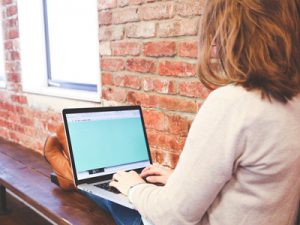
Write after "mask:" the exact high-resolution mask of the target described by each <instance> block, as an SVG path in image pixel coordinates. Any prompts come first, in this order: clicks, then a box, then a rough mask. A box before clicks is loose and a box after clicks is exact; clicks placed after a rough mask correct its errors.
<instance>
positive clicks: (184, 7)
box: [176, 0, 205, 17]
mask: <svg viewBox="0 0 300 225" xmlns="http://www.w3.org/2000/svg"><path fill="white" fill-rule="evenodd" d="M204 5H205V0H181V1H180V3H177V5H176V12H177V14H178V15H179V16H183V17H189V16H199V15H201V14H202V13H203V8H204Z"/></svg>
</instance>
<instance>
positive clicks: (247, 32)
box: [199, 0, 300, 103]
mask: <svg viewBox="0 0 300 225" xmlns="http://www.w3.org/2000/svg"><path fill="white" fill-rule="evenodd" d="M299 29H300V19H299V0H207V1H206V6H205V10H204V15H203V16H202V26H201V32H200V51H199V77H200V80H201V81H202V82H203V84H204V85H206V86H207V87H209V88H211V87H215V86H223V85H227V84H236V85H241V86H243V87H245V88H246V89H247V90H260V91H261V94H262V97H263V98H265V97H266V98H268V99H270V100H271V99H272V98H273V99H276V100H278V101H280V102H283V103H286V102H288V100H291V99H292V98H293V97H294V96H296V95H297V94H298V93H299V92H300V36H299ZM214 45H216V48H217V56H218V57H217V58H218V59H219V60H220V63H221V65H222V68H223V72H220V71H216V70H214V69H213V64H212V62H211V58H212V57H211V53H212V49H213V47H214Z"/></svg>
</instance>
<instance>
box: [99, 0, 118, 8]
mask: <svg viewBox="0 0 300 225" xmlns="http://www.w3.org/2000/svg"><path fill="white" fill-rule="evenodd" d="M116 7H117V0H98V9H100V10H102V9H112V8H116Z"/></svg>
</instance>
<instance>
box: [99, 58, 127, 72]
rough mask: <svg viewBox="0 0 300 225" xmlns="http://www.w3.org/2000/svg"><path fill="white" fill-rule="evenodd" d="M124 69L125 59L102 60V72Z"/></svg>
mask: <svg viewBox="0 0 300 225" xmlns="http://www.w3.org/2000/svg"><path fill="white" fill-rule="evenodd" d="M123 69H124V61H123V59H117V58H102V59H101V70H104V71H112V72H113V71H121V70H123Z"/></svg>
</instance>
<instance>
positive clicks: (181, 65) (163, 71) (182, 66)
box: [158, 61, 196, 77]
mask: <svg viewBox="0 0 300 225" xmlns="http://www.w3.org/2000/svg"><path fill="white" fill-rule="evenodd" d="M158 73H159V74H160V75H162V76H178V77H191V76H195V75H196V65H194V64H190V63H186V62H177V61H163V62H161V63H160V64H159V68H158Z"/></svg>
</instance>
